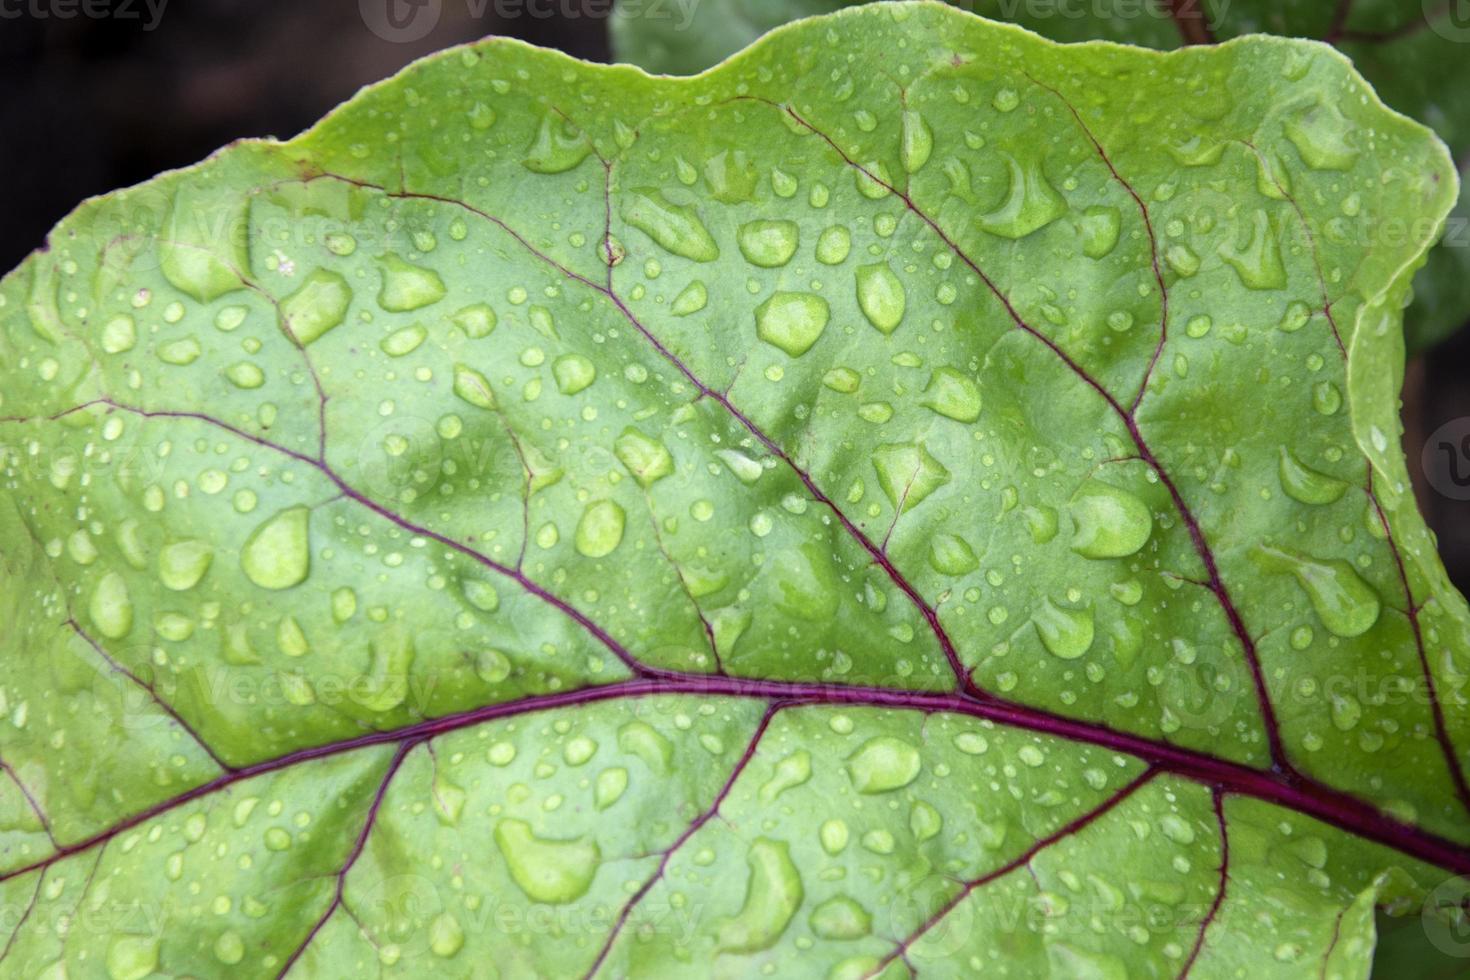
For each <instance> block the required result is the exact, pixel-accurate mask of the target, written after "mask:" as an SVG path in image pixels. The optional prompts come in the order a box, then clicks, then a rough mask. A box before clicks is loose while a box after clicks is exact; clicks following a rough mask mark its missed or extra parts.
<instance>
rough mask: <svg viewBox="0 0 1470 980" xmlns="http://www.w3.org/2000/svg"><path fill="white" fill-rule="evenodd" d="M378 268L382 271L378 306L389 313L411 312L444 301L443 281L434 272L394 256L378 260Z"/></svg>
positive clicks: (385, 256) (390, 255)
mask: <svg viewBox="0 0 1470 980" xmlns="http://www.w3.org/2000/svg"><path fill="white" fill-rule="evenodd" d="M378 265H379V266H380V267H381V268H382V272H383V284H382V287H381V288H380V289H379V290H378V305H379V306H381V307H382V308H383V309H385V310H387V311H388V312H390V313H410V312H412V311H414V310H419V309H423V308H424V307H425V306H431V305H433V304H434V303H437V302H439V301H440V300H441V299H443V298H444V293H445V288H444V280H443V279H441V278H439V273H437V272H435V271H434V270H433V269H427V268H424V267H423V266H418V265H414V264H413V263H411V262H407V261H405V260H404V259H402V258H400V257H399V256H397V255H393V254H391V253H390V254H388V255H384V256H383V257H382V258H380V259H378Z"/></svg>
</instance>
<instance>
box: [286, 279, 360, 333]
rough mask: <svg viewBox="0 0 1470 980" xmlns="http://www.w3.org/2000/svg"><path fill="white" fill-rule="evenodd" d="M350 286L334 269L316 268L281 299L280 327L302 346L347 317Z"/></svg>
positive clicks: (350, 295)
mask: <svg viewBox="0 0 1470 980" xmlns="http://www.w3.org/2000/svg"><path fill="white" fill-rule="evenodd" d="M351 303H352V288H351V287H350V286H348V285H347V280H346V279H343V278H342V277H341V276H339V275H337V273H335V272H328V271H327V270H326V269H317V270H316V271H315V272H313V273H312V274H311V275H309V276H307V277H306V278H305V279H304V280H302V282H301V285H300V286H299V287H298V288H297V290H296V291H295V292H294V293H292V294H291V295H290V296H287V297H286V298H285V299H283V300H281V306H280V317H281V329H282V330H284V331H285V333H286V336H288V337H291V338H293V339H294V340H295V341H296V343H298V344H300V345H301V346H303V347H305V346H306V345H307V344H310V343H311V342H312V341H314V340H316V339H317V338H319V337H320V336H321V335H322V334H324V333H326V332H327V331H328V330H331V329H332V328H333V327H336V326H338V325H339V324H340V323H341V322H342V321H343V320H344V319H346V317H347V307H348V306H349V305H350V304H351Z"/></svg>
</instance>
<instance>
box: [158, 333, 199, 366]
mask: <svg viewBox="0 0 1470 980" xmlns="http://www.w3.org/2000/svg"><path fill="white" fill-rule="evenodd" d="M199 354H200V349H199V341H198V340H196V339H195V338H193V337H185V338H183V339H182V340H175V341H172V342H170V343H167V344H164V345H163V346H162V347H160V348H159V349H158V359H159V360H160V361H162V362H163V363H165V364H173V365H175V366H177V367H187V366H188V365H190V364H193V363H194V362H195V361H197V360H199Z"/></svg>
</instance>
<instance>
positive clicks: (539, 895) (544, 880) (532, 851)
mask: <svg viewBox="0 0 1470 980" xmlns="http://www.w3.org/2000/svg"><path fill="white" fill-rule="evenodd" d="M495 844H496V846H497V847H498V848H499V849H500V855H501V857H503V858H504V859H505V863H506V865H507V866H508V867H509V868H510V876H511V878H512V880H514V881H515V883H516V885H517V886H518V887H519V888H520V889H521V891H523V892H525V893H526V896H527V897H528V898H530V899H531V900H532V901H534V902H545V903H546V904H548V905H565V904H567V903H568V902H574V901H576V900H577V899H579V898H581V897H582V896H583V895H585V894H586V893H587V889H588V888H590V887H591V886H592V878H593V876H595V875H596V874H597V868H598V866H599V865H600V864H601V862H602V852H601V851H600V850H599V849H598V846H597V842H596V841H589V840H587V839H586V838H584V837H579V838H576V839H573V840H548V839H543V838H540V837H537V836H536V835H535V834H533V833H532V832H531V825H530V824H528V823H526V822H525V821H523V820H502V821H500V823H498V824H497V825H496V827H495Z"/></svg>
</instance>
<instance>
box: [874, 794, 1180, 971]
mask: <svg viewBox="0 0 1470 980" xmlns="http://www.w3.org/2000/svg"><path fill="white" fill-rule="evenodd" d="M1156 775H1158V771H1157V770H1156V769H1152V768H1149V769H1145V770H1144V771H1143V772H1142V773H1140V774H1139V775H1138V776H1136V777H1135V778H1134V779H1133V780H1132V781H1131V782H1129V783H1128V784H1127V785H1126V786H1124V787H1123V788H1122V789H1120V790H1118V791H1117V792H1116V793H1114V794H1113V795H1112V796H1110V797H1108V798H1107V799H1106V800H1104V801H1103V802H1102V803H1101V804H1099V805H1098V806H1095V807H1093V808H1092V809H1091V810H1088V811H1087V812H1086V813H1084V814H1083V815H1082V816H1080V817H1078V818H1077V819H1075V820H1073V821H1072V822H1071V823H1069V824H1066V825H1064V826H1063V827H1061V828H1060V829H1058V830H1056V831H1053V832H1052V833H1050V834H1048V835H1046V836H1045V837H1042V838H1039V839H1037V841H1036V842H1035V843H1033V844H1032V845H1031V846H1030V847H1028V848H1026V850H1024V851H1022V852H1021V853H1020V854H1018V855H1017V856H1016V857H1014V858H1012V859H1011V860H1009V861H1007V862H1006V863H1005V864H1002V865H1001V866H1000V867H998V868H994V869H992V870H990V871H987V872H985V873H984V874H983V875H981V876H980V877H978V878H971V879H970V880H969V881H966V882H965V883H964V886H963V887H961V888H960V890H959V891H958V892H956V893H955V894H954V896H953V897H951V898H950V900H949V901H947V902H945V903H944V904H943V905H942V906H940V907H939V908H938V909H937V910H936V911H935V912H934V913H933V914H932V915H930V916H929V918H927V919H925V920H924V921H923V922H922V923H920V924H919V927H918V928H917V929H915V930H914V931H913V932H911V933H909V935H908V936H907V937H906V938H905V939H904V940H902V941H901V942H900V943H899V944H898V946H897V947H895V948H894V949H893V951H892V952H890V953H889V954H888V955H887V956H885V957H884V958H883V959H882V960H880V961H879V962H878V965H877V966H875V967H873V969H872V970H871V971H870V972H868V973H867V974H866V976H869V977H876V976H878V975H879V974H881V973H882V972H883V971H884V970H885V969H887V968H888V965H889V964H890V963H892V962H893V961H894V960H896V959H898V958H899V957H906V956H907V955H908V951H909V949H910V947H912V946H913V945H914V943H916V942H918V941H919V939H920V938H921V937H922V936H923V935H924V934H925V933H927V932H928V931H929V930H930V929H933V928H934V927H935V926H937V925H938V924H939V923H940V921H941V920H943V919H944V917H945V916H947V915H949V913H951V912H953V911H954V910H955V909H956V908H958V907H959V905H960V903H962V902H963V901H964V900H965V899H967V898H969V897H970V896H971V895H972V894H973V893H974V892H975V890H976V889H978V888H983V887H985V886H986V885H988V884H990V883H991V882H992V881H995V880H996V879H997V878H1003V877H1005V876H1006V875H1008V874H1010V873H1011V872H1012V871H1015V870H1016V869H1018V868H1021V867H1024V866H1026V865H1029V864H1030V863H1031V860H1032V859H1033V858H1034V857H1036V855H1038V854H1040V853H1041V852H1042V851H1044V850H1046V849H1047V848H1048V847H1051V846H1052V845H1053V844H1056V843H1058V842H1059V841H1062V840H1065V839H1066V838H1068V837H1073V836H1075V835H1077V834H1079V833H1081V832H1082V831H1084V830H1086V829H1087V828H1088V827H1090V826H1092V824H1094V823H1096V822H1097V821H1098V820H1100V819H1102V818H1103V817H1105V816H1107V815H1108V814H1109V813H1111V812H1112V811H1113V809H1114V808H1115V807H1117V806H1118V805H1119V804H1120V803H1122V802H1123V801H1124V800H1126V799H1128V798H1129V797H1130V796H1132V795H1133V794H1134V793H1135V792H1137V791H1138V790H1139V789H1141V788H1142V787H1143V786H1144V785H1145V784H1147V783H1148V782H1149V781H1150V780H1152V779H1153V778H1154V776H1156Z"/></svg>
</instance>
